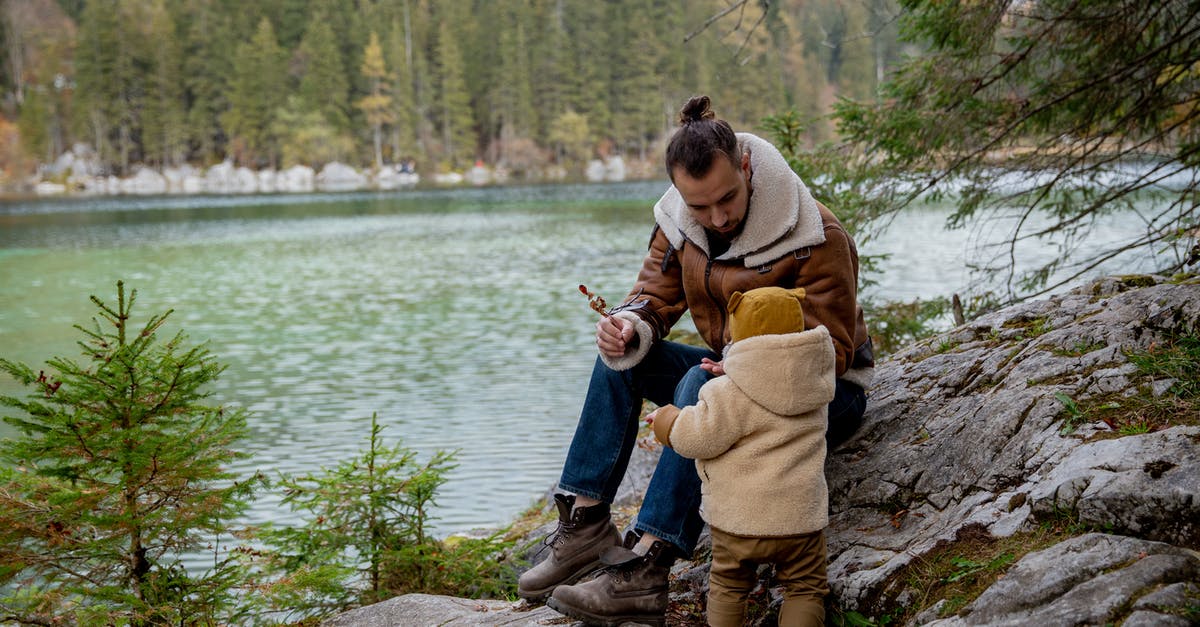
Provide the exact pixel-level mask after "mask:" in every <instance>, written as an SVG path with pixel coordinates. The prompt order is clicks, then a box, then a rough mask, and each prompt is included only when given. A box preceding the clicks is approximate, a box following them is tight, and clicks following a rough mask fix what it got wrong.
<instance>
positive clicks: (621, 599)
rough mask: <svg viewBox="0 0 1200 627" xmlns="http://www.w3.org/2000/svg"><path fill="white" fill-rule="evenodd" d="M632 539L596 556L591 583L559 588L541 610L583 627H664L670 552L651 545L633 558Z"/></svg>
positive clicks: (633, 536) (671, 560) (660, 544)
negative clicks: (636, 626)
mask: <svg viewBox="0 0 1200 627" xmlns="http://www.w3.org/2000/svg"><path fill="white" fill-rule="evenodd" d="M636 543H637V535H636V534H634V533H632V532H630V533H629V534H628V535H627V536H626V538H625V544H624V546H616V547H612V548H610V549H608V550H606V551H605V552H604V554H603V555H602V556H601V557H600V559H601V561H602V562H603V563H604V570H603V571H602V572H601V573H600V574H599V575H597V576H596V578H595V579H592V580H591V581H586V582H584V583H581V584H576V585H573V586H559V587H558V588H555V589H554V593H553V594H552V595H551V596H550V598H549V599H548V600H547V601H546V605H549V606H550V607H551V608H554V610H556V611H557V612H559V613H560V614H566V615H567V616H570V617H571V618H574V619H576V620H581V621H583V622H584V623H586V624H588V625H604V626H605V627H616V626H617V625H620V624H622V623H627V622H628V623H642V624H645V625H658V626H659V627H661V626H662V625H663V624H665V622H666V613H667V588H668V586H667V576H668V575H670V573H671V564H673V563H674V562H675V547H673V546H671V545H670V544H668V543H666V542H663V541H662V540H658V541H655V542H654V544H653V545H651V547H650V550H649V551H647V552H646V554H645V555H638V554H637V553H634V552H633V551H632V550H631V548H632V546H633V545H634V544H636Z"/></svg>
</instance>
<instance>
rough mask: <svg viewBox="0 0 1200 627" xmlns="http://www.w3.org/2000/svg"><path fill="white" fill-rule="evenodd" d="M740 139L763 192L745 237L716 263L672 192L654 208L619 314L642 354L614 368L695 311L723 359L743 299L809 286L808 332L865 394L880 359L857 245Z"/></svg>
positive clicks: (796, 182)
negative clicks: (826, 345) (861, 285)
mask: <svg viewBox="0 0 1200 627" xmlns="http://www.w3.org/2000/svg"><path fill="white" fill-rule="evenodd" d="M738 137H739V140H740V141H741V144H742V147H743V149H744V150H749V151H750V152H751V176H752V181H753V185H754V193H753V195H752V196H751V200H750V207H749V209H748V211H747V215H746V223H745V227H744V228H743V231H742V232H741V233H740V234H739V235H738V236H737V237H735V238H734V240H733V241H732V243H731V245H730V248H729V250H727V251H726V252H725V253H723V254H722V255H720V256H718V257H716V258H712V257H710V256H709V253H708V245H707V238H706V237H705V235H704V231H703V227H701V226H700V225H699V224H698V223H696V222H695V220H694V219H692V218H691V216H690V215H689V214H688V210H687V208H686V205H684V203H683V201H682V198H680V197H679V194H678V191H676V190H675V188H674V187H672V188H670V189H669V190H668V191H667V193H666V194H664V195H663V198H662V199H660V200H659V202H658V204H656V206H655V218H656V223H655V227H654V233H653V236H652V237H651V240H650V246H649V251H648V253H647V254H646V257H645V259H644V261H643V263H642V268H641V270H640V272H639V274H638V278H637V282H636V284H635V285H634V287H633V290H632V291H631V292H630V294H629V296H628V298H627V299H626V300H625V301H624V303H623V304H622V305H620V306H618V307H615V308H614V309H613V313H614V314H615V315H617V316H620V317H622V318H626V319H629V320H631V321H633V322H634V325H635V329H637V332H638V346H637V347H636V348H635V349H631V351H630V352H629V353H627V354H626V355H625V356H624V357H622V358H620V359H617V360H610V359H607V358H604V359H605V361H606V362H607V363H608V364H609V365H610V366H611V367H613V368H615V369H618V370H622V369H626V368H629V367H632V366H633V365H635V364H636V363H638V362H639V361H641V359H642V357H644V356H645V353H646V352H647V351H648V350H649V347H650V345H651V344H652V343H653V342H655V341H659V340H661V339H662V338H663V337H665V336H666V334H667V332H668V331H670V329H671V327H672V326H673V325H674V324H675V323H676V322H677V321H678V320H679V319H680V317H681V316H682V315H683V314H684V312H685V311H688V310H690V311H691V313H692V319H693V321H694V322H695V325H696V330H697V331H699V332H700V335H701V336H702V337H703V338H704V340H705V342H707V343H708V345H709V346H710V347H711V348H712V349H713V350H714V351H717V352H721V351H722V350H723V349H724V347H725V346H726V345H727V344H728V343H729V329H728V324H727V322H728V321H727V314H726V305H727V304H728V302H729V298H730V296H732V295H733V293H734V292H735V291H741V292H745V291H748V290H751V289H754V288H756V287H766V286H778V287H784V288H789V289H790V288H794V287H802V288H804V290H805V292H806V297H805V301H804V318H805V328H807V329H813V328H816V327H818V326H824V327H825V328H826V329H828V330H829V334H830V336H831V337H832V340H833V345H834V349H835V350H834V353H835V357H836V365H837V366H836V375H837V376H838V377H840V378H845V379H847V380H850V381H853V382H855V383H857V384H859V385H861V386H863V387H866V386H867V385H868V384H869V383H870V378H871V376H870V375H871V373H872V372H873V367H874V361H873V358H872V356H871V350H870V341H869V336H868V334H867V328H866V324H865V323H864V321H863V313H862V308H861V307H859V305H858V297H857V290H858V251H857V249H856V248H855V246H854V242H853V240H852V239H851V238H850V236H849V234H847V233H846V230H845V229H844V228H843V227H842V225H841V223H840V222H838V219H837V217H836V216H834V215H833V213H832V212H831V211H829V209H827V208H826V207H825V206H823V205H821V204H820V203H818V202H816V200H815V199H813V198H812V195H811V193H809V192H808V189H807V187H806V186H805V185H804V183H803V182H801V181H800V179H799V177H797V176H796V175H795V173H794V172H792V170H791V169H790V168H789V167H788V166H787V162H786V160H784V159H783V156H782V155H780V154H779V151H778V150H777V149H775V147H774V146H772V145H771V144H770V143H768V142H766V141H765V140H762V139H759V138H757V137H754V136H753V135H748V134H739V136H738ZM856 354H857V355H858V356H857V358H856ZM602 357H603V356H602Z"/></svg>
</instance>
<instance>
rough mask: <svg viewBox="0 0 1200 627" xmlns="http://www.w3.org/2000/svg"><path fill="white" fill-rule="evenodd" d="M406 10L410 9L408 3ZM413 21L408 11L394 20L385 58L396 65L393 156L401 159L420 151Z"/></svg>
mask: <svg viewBox="0 0 1200 627" xmlns="http://www.w3.org/2000/svg"><path fill="white" fill-rule="evenodd" d="M404 10H405V11H407V10H408V5H407V3H406V4H405V7H404ZM411 28H412V27H411V21H410V19H409V18H408V17H407V15H405V16H404V17H400V18H397V19H395V20H393V21H392V27H391V29H390V30H389V31H388V36H387V45H386V46H384V61H385V62H386V63H387V65H388V67H390V68H392V74H393V75H394V76H395V81H394V82H393V84H392V129H391V130H392V132H391V142H392V157H393V158H394V159H401V158H404V157H406V156H409V157H411V156H413V155H414V153H415V152H416V131H417V103H416V98H415V93H414V92H415V90H414V87H413V69H412V68H413V45H412V37H411Z"/></svg>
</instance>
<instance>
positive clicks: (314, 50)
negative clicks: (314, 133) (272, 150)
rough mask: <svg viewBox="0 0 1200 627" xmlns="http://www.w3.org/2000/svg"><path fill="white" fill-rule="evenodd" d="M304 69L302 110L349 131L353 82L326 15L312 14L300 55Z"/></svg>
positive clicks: (301, 87)
mask: <svg viewBox="0 0 1200 627" xmlns="http://www.w3.org/2000/svg"><path fill="white" fill-rule="evenodd" d="M297 56H298V57H299V65H300V67H301V76H300V87H299V96H300V102H301V105H302V107H303V108H304V109H305V110H307V111H315V112H317V113H320V114H321V116H322V117H324V118H325V121H326V122H327V123H328V124H329V125H330V126H332V127H333V128H335V129H337V130H338V131H343V132H344V131H348V130H349V129H350V116H349V114H348V111H349V108H350V107H349V102H350V81H349V79H348V78H347V77H346V73H345V67H346V66H345V64H344V63H343V62H342V52H341V49H340V48H338V42H337V40H336V38H335V37H334V33H333V29H332V28H331V27H330V26H329V20H328V19H327V18H326V16H325V14H324V13H322V12H320V11H318V12H316V13H314V14H313V16H312V20H311V21H310V22H309V23H308V29H307V30H305V31H304V38H303V39H302V40H301V41H300V47H299V50H298V53H297Z"/></svg>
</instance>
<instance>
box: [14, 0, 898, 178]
mask: <svg viewBox="0 0 1200 627" xmlns="http://www.w3.org/2000/svg"><path fill="white" fill-rule="evenodd" d="M894 1H895V0H855V2H852V3H850V4H851V5H855V6H846V7H843V6H842V5H844V4H845V3H843V2H841V1H840V0H812V1H811V2H801V1H800V0H785V1H783V2H772V3H753V2H744V3H741V4H742V5H743V7H742V9H741V10H740V11H739V12H734V13H730V14H727V15H726V16H725V17H723V18H721V19H719V20H716V21H714V22H712V24H711V27H710V28H707V29H701V28H700V26H701V25H702V24H703V23H704V21H705V20H707V19H708V18H709V17H711V16H714V15H716V14H718V13H721V12H722V11H724V10H725V9H726V8H727V7H728V4H727V3H726V2H725V1H724V0H702V1H700V2H696V3H689V4H688V5H687V7H686V9H685V8H684V7H682V6H681V5H679V4H678V3H672V2H666V1H664V0H617V1H614V2H602V3H594V2H593V3H589V2H562V1H561V0H502V1H500V2H434V1H432V0H400V1H398V2H387V3H385V2H362V3H350V2H339V1H337V0H267V1H263V2H252V3H239V2H230V1H228V0H87V1H74V2H70V3H67V2H64V1H62V0H57V1H56V0H22V1H21V2H8V3H3V4H0V6H2V7H3V10H2V11H0V26H4V28H2V29H0V34H3V38H2V39H0V44H3V45H2V46H0V54H2V57H3V61H4V63H3V64H0V89H2V90H3V91H4V93H3V94H0V96H2V97H0V115H3V116H5V117H6V118H8V119H9V120H14V119H20V120H21V125H20V128H21V131H22V133H21V137H22V142H23V144H24V146H25V150H26V152H27V153H28V154H29V155H31V156H32V157H34V158H35V159H40V160H42V161H51V160H53V159H55V158H57V156H58V155H59V154H61V152H62V151H63V150H65V149H67V148H68V147H70V146H72V145H73V144H75V143H77V142H83V143H86V144H88V145H90V146H91V147H92V148H93V149H94V150H95V151H96V152H97V153H98V155H99V156H100V159H101V162H102V166H103V168H104V169H105V170H106V171H107V172H109V173H114V174H120V175H125V174H129V173H131V169H132V168H133V167H134V166H135V165H137V164H139V163H146V164H149V165H152V166H158V167H161V166H165V165H173V164H179V163H180V162H189V163H193V164H198V165H209V164H211V163H214V162H217V161H221V160H224V159H227V158H231V159H233V160H235V161H237V162H239V163H240V164H244V165H249V166H251V167H261V166H266V165H272V164H275V165H278V163H279V162H280V160H281V158H283V154H282V153H283V152H284V148H285V147H288V146H291V147H294V146H296V145H299V144H303V143H305V141H306V140H303V139H300V137H316V136H320V137H334V138H337V141H338V143H339V146H341V145H344V143H345V142H347V141H349V142H351V143H352V144H353V146H352V147H351V149H350V150H348V151H343V150H340V149H339V150H335V151H320V152H319V153H309V154H308V156H307V157H305V156H304V153H296V152H294V151H289V152H291V154H292V155H293V156H294V157H295V158H303V159H304V163H306V164H307V165H310V166H313V167H317V168H319V167H321V166H323V165H324V164H325V163H327V161H325V160H324V159H327V158H328V155H329V154H330V153H331V152H334V153H337V154H339V155H341V157H340V158H342V159H345V160H347V161H348V162H350V163H352V164H354V165H359V166H361V165H366V164H368V163H375V162H378V161H382V162H384V163H398V162H399V161H400V160H402V159H407V158H414V159H416V161H417V163H418V165H419V166H420V167H422V168H423V169H425V170H426V171H432V170H435V169H437V168H438V167H440V166H444V167H456V168H461V167H465V166H468V165H470V164H471V163H472V162H473V161H475V160H476V159H480V158H482V159H486V160H488V161H490V162H492V163H494V164H497V165H501V166H504V167H507V168H508V169H510V170H511V171H513V172H525V173H529V175H530V176H533V175H536V173H537V172H544V171H545V170H546V168H547V167H549V166H559V167H561V166H567V167H568V168H571V169H575V170H576V171H581V170H582V168H580V167H578V166H581V165H582V164H578V163H564V162H562V161H561V160H562V159H566V158H567V157H566V154H567V153H566V152H565V151H563V150H562V149H561V146H560V145H558V144H559V142H556V141H555V140H553V139H551V136H550V135H551V132H552V128H553V126H554V125H555V123H556V121H557V120H559V119H560V118H561V117H562V116H563V115H565V114H567V113H568V112H574V113H575V114H578V115H581V116H584V118H585V121H586V122H587V129H588V132H589V136H588V142H589V144H590V145H589V146H587V147H586V148H585V149H583V150H580V151H575V152H574V153H572V154H575V155H576V156H575V157H572V158H585V159H586V158H591V157H593V156H596V155H613V154H621V155H625V156H627V157H636V158H639V159H641V158H647V156H649V159H648V160H649V161H650V162H651V163H654V162H656V161H657V159H654V158H653V153H654V146H655V145H656V142H659V141H661V140H662V138H663V137H664V135H665V134H666V133H668V132H669V131H670V130H671V129H672V128H673V127H674V115H675V112H676V111H678V109H679V106H680V105H681V104H682V103H683V102H685V101H686V100H687V98H688V97H690V96H692V95H694V94H697V93H707V94H709V95H711V96H712V97H713V99H714V101H715V102H717V103H719V105H720V108H719V113H720V114H721V115H722V116H723V117H725V118H727V119H729V120H730V121H731V123H733V124H734V125H735V127H737V128H751V127H753V125H754V124H756V123H757V122H758V120H760V119H762V117H764V116H765V115H768V114H771V113H773V112H776V111H779V110H781V109H783V108H785V107H787V106H789V105H792V106H798V107H799V108H800V109H801V110H804V111H814V112H817V111H824V110H826V108H827V106H828V105H829V104H830V102H832V97H833V94H836V93H848V94H853V95H856V96H862V95H868V96H869V95H870V94H873V93H874V89H875V86H876V83H877V80H878V76H879V75H880V72H881V71H882V68H884V67H886V66H889V65H891V64H894V63H895V61H896V59H897V56H896V51H897V50H898V47H897V45H896V43H895V34H894V32H891V31H888V30H887V29H886V28H881V29H879V30H878V31H877V32H871V31H870V30H869V29H871V28H873V26H872V24H871V23H870V20H871V19H875V18H874V17H873V16H876V15H877V14H878V15H879V16H880V17H879V18H878V20H877V21H884V20H888V19H890V18H891V13H894V8H891V6H892V3H893V2H894ZM858 4H863V5H864V6H866V5H869V6H870V7H876V6H877V5H880V6H883V7H884V9H883V10H882V11H881V12H877V13H872V12H871V11H868V10H866V9H861V8H857V5H858ZM764 7H765V8H764ZM872 10H874V9H872ZM889 11H890V12H891V13H889ZM842 22H845V27H843V28H840V29H838V28H835V26H837V24H838V23H842ZM264 25H269V27H270V36H269V37H268V36H267V33H266V32H265V31H264V30H263V29H264V28H265V26H264ZM756 25H762V26H763V28H758V29H755V28H752V27H754V26H756ZM768 28H769V30H767V29H768ZM372 32H375V33H376V34H377V36H378V42H379V45H380V47H381V52H382V56H383V64H384V67H386V68H387V70H388V71H389V72H390V75H389V78H388V82H390V84H391V87H392V90H391V91H390V92H388V95H389V96H390V97H391V98H392V102H391V106H390V112H389V114H388V117H387V120H388V121H386V122H383V123H382V124H380V123H378V121H379V119H382V118H372V119H374V120H375V122H372V120H371V119H368V114H367V111H366V109H363V108H361V107H359V106H356V103H360V102H362V101H363V99H364V98H371V99H374V98H376V94H374V93H373V91H372V90H373V87H374V85H376V84H377V82H376V81H375V80H374V79H372V78H371V77H370V76H368V75H367V74H365V73H364V68H365V66H364V63H363V62H364V54H365V51H366V50H367V47H368V44H369V43H370V36H371V33H372ZM172 33H173V35H171V34H172ZM833 33H844V34H845V36H846V38H847V40H848V41H846V42H844V45H842V44H843V42H840V41H836V40H834V39H832V37H833V35H832V34H833ZM880 38H884V39H886V41H878V40H879V39H880ZM839 46H840V47H841V48H842V51H841V52H840V53H839V54H838V55H836V58H835V57H834V56H831V54H830V53H829V51H830V50H832V49H835V48H838V47H839ZM872 51H876V52H878V51H882V53H877V54H871V52H872ZM817 78H819V79H820V80H819V81H818V80H816V79H817ZM852 83H853V84H852ZM293 97H295V98H297V101H296V103H293V101H292V100H291V99H292V98H293ZM281 111H287V113H286V114H281ZM313 111H317V112H319V113H320V115H321V117H322V118H323V119H324V122H323V123H317V124H316V126H315V127H311V126H310V127H306V128H303V129H294V132H291V130H290V129H291V128H292V127H287V126H286V125H283V124H281V123H280V122H279V120H280V119H281V118H282V117H288V118H289V120H291V121H300V122H302V123H304V124H310V123H312V122H314V120H315V119H314V118H311V117H310V116H308V115H307V114H308V113H310V112H313ZM68 122H70V123H71V124H68ZM377 131H382V136H383V138H384V141H383V142H382V144H383V145H382V146H381V147H380V149H379V150H376V149H375V143H376V141H375V140H376V135H377V134H379V133H377ZM281 132H282V133H283V135H280V133H281ZM822 132H825V133H826V134H828V131H827V130H825V131H822ZM284 160H286V159H284ZM2 167H4V164H0V168H2Z"/></svg>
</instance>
